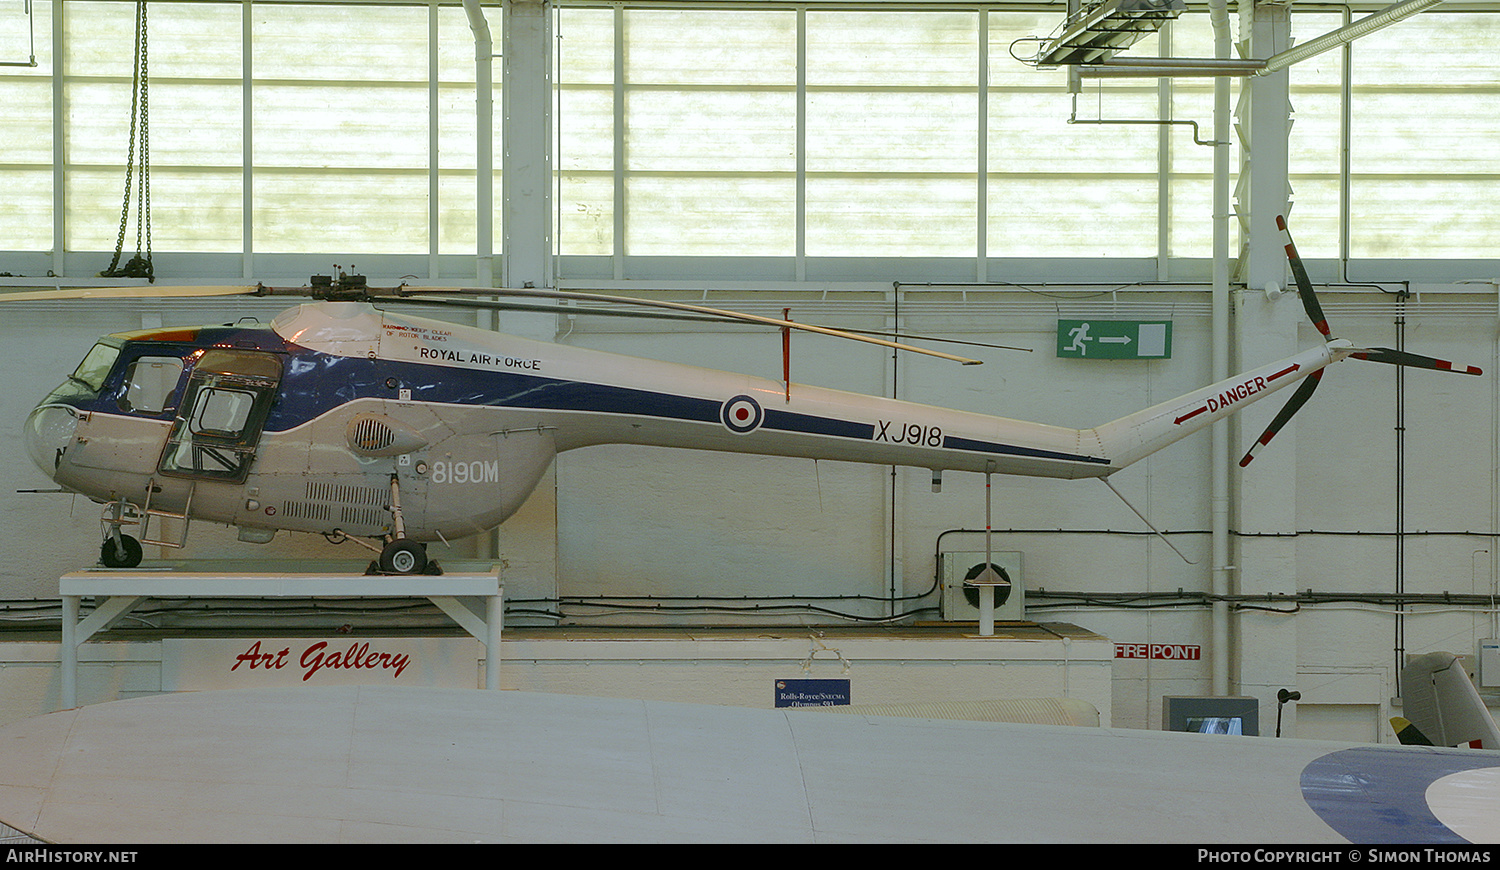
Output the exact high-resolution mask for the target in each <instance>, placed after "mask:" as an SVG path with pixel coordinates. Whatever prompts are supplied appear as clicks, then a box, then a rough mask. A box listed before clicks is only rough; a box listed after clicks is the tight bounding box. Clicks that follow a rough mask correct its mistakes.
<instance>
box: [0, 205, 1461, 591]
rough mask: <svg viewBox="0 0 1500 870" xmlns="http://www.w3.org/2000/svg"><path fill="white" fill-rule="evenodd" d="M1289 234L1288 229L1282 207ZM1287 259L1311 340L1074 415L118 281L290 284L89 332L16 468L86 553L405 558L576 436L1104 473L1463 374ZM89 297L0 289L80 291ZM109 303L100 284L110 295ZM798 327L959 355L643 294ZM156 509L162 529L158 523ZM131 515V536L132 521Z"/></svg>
mask: <svg viewBox="0 0 1500 870" xmlns="http://www.w3.org/2000/svg"><path fill="white" fill-rule="evenodd" d="M1278 224H1279V225H1280V226H1281V228H1282V230H1283V231H1285V223H1284V222H1283V221H1280V220H1279V219H1278ZM1286 242H1287V255H1288V257H1289V259H1290V261H1291V265H1292V271H1293V274H1294V276H1295V278H1296V281H1297V284H1298V288H1299V290H1300V293H1301V298H1302V302H1303V305H1304V306H1305V307H1306V310H1307V313H1308V316H1309V317H1310V318H1311V320H1312V321H1313V323H1314V324H1315V325H1316V326H1317V328H1318V330H1319V332H1320V333H1321V334H1322V335H1323V338H1324V341H1323V342H1322V343H1321V344H1320V345H1319V346H1317V347H1313V348H1310V349H1308V350H1305V351H1302V352H1301V353H1298V354H1296V355H1294V356H1291V357H1288V358H1286V359H1283V360H1279V361H1277V362H1273V363H1270V364H1268V365H1264V366H1260V367H1259V368H1255V369H1252V370H1250V371H1247V372H1244V373H1243V374H1240V375H1237V376H1235V377H1233V378H1230V379H1228V380H1225V381H1222V382H1220V383H1216V384H1212V385H1210V386H1207V387H1203V388H1202V389H1199V390H1196V391H1194V392H1191V393H1188V394H1186V395H1184V396H1181V397H1179V398H1176V399H1172V400H1171V401H1167V402H1163V403H1161V404H1158V405H1156V406H1154V407H1151V408H1147V409H1146V410H1143V411H1139V412H1136V413H1134V414H1130V415H1128V416H1126V417H1122V418H1120V419H1118V420H1115V421H1113V422H1109V423H1105V424H1103V425H1100V426H1095V427H1093V428H1090V429H1073V428H1065V427H1059V426H1050V425H1046V424H1043V423H1032V422H1025V421H1020V420H1011V419H1006V418H1003V417H994V416H988V415H983V414H976V413H969V412H963V411H956V410H948V409H944V408H939V407H932V406H928V405H921V404H915V403H911V402H904V401H898V400H894V399H885V398H878V397H871V396H865V395H858V394H854V393H847V392H840V391H837V390H831V389H824V388H817V387H810V386H800V385H799V386H797V387H796V388H795V389H791V386H790V385H789V384H787V383H783V382H779V381H773V380H768V379H762V378H756V377H751V376H747V375H742V374H734V373H730V372H724V371H715V370H711V369H706V368H698V367H693V366H687V365H680V364H674V363H666V362H658V361H652V360H645V359H634V358H628V357H621V356H618V355H614V354H609V353H603V352H599V351H593V350H586V349H579V348H573V347H567V346H562V345H556V344H549V343H545V342H537V341H529V340H525V339H521V338H514V337H509V336H506V335H503V334H498V333H494V332H489V331H485V330H482V329H477V328H473V327H465V326H459V325H455V324H452V323H446V322H441V321H437V320H431V319H425V318H420V317H412V316H405V315H402V314H397V313H392V312H390V311H384V310H381V309H379V308H377V307H376V306H377V305H385V304H390V303H395V302H413V301H418V300H421V301H428V302H430V301H431V300H434V299H450V300H451V299H455V298H459V299H465V300H469V301H470V302H471V304H475V305H493V304H495V303H486V302H484V301H482V300H479V299H475V298H474V297H476V296H483V297H501V296H504V297H533V298H544V297H545V298H573V299H590V300H594V301H614V302H620V301H629V302H636V303H639V302H641V300H622V299H619V298H617V297H605V296H599V295H594V294H580V293H571V292H565V291H547V290H531V289H526V290H509V289H495V288H479V289H474V290H451V289H450V290H426V289H423V290H419V289H413V288H406V287H397V288H392V289H388V290H377V289H374V288H370V287H368V286H366V284H365V282H364V281H363V280H362V279H358V278H350V277H348V276H343V275H340V276H339V277H338V278H323V279H321V280H320V279H314V280H313V282H312V284H311V286H309V287H305V288H296V289H281V288H269V287H264V286H253V287H237V288H202V287H184V288H167V287H138V288H131V289H130V295H135V296H141V297H153V298H155V297H169V296H206V295H235V294H242V295H259V296H266V295H291V294H298V295H306V296H310V297H312V298H314V299H316V300H317V301H314V302H310V303H304V304H301V305H298V306H296V307H294V308H291V309H289V310H287V311H285V312H283V313H282V314H280V315H279V316H277V317H276V318H275V319H274V320H273V321H272V322H271V323H270V325H269V326H268V327H267V326H253V327H247V326H238V325H230V326H202V327H196V328H162V329H151V330H144V331H137V332H125V333H119V334H115V335H110V336H106V337H104V338H101V339H100V340H99V341H98V343H96V344H95V345H94V347H93V348H92V349H91V350H90V351H89V352H88V353H87V355H86V356H85V357H84V359H83V361H82V362H81V363H80V364H79V366H78V367H77V369H76V370H75V371H74V372H73V374H72V375H70V376H69V377H68V379H67V380H66V381H65V382H64V383H63V384H62V385H61V386H59V387H58V388H57V389H55V390H53V391H52V392H51V393H50V394H48V395H47V396H46V398H44V399H43V400H42V401H41V403H40V404H39V405H38V406H37V407H36V408H35V410H33V411H32V412H31V414H30V417H29V419H28V420H27V423H26V426H25V441H26V448H27V450H28V452H29V453H30V455H31V458H32V460H33V461H34V462H35V463H36V464H37V465H38V466H39V467H40V468H41V469H42V470H43V471H44V472H45V473H46V474H47V475H48V476H49V477H51V478H52V479H53V480H54V481H55V482H56V483H57V484H58V485H59V486H60V487H61V488H62V489H63V490H65V491H68V492H74V493H78V494H82V495H84V496H87V497H89V498H90V499H93V500H94V501H96V502H99V503H101V504H103V505H104V506H105V507H104V513H103V527H102V528H103V539H104V540H103V543H102V545H101V547H100V560H101V562H102V564H104V565H105V566H108V567H133V566H135V565H136V564H138V563H139V562H140V560H141V555H142V547H141V541H142V540H145V541H147V542H148V543H152V544H160V545H165V546H169V547H178V546H181V545H182V544H183V542H184V540H185V538H186V534H187V527H188V524H189V521H190V520H205V521H210V522H216V523H224V524H227V525H231V526H236V527H238V529H239V534H240V538H241V540H245V541H254V542H262V543H264V542H268V541H270V540H271V539H272V538H273V536H274V535H275V533H276V532H277V531H278V530H282V529H286V530H292V531H299V532H312V533H320V534H323V535H325V536H326V537H328V538H329V539H330V540H335V541H340V540H346V539H348V540H357V541H359V542H360V543H362V544H365V545H366V546H368V547H369V548H370V549H371V550H373V551H375V552H378V553H379V558H378V560H377V563H376V564H377V565H378V569H379V570H381V571H385V572H390V573H421V572H423V571H426V570H430V569H432V570H435V568H432V567H431V566H430V565H429V560H428V557H427V553H426V544H427V542H430V541H434V540H447V539H449V538H453V537H459V536H464V535H469V534H473V533H476V532H480V531H484V530H487V529H491V528H494V527H496V526H498V525H499V524H500V523H502V522H504V521H505V520H506V518H507V517H509V516H510V515H511V514H512V513H514V512H515V511H516V510H517V509H518V508H519V507H520V506H521V504H522V503H523V502H524V501H525V500H526V498H527V497H528V496H529V495H530V494H531V491H532V489H533V488H534V487H535V486H536V484H537V482H538V481H539V480H540V479H541V477H542V475H543V473H544V472H545V471H546V469H547V467H548V465H549V464H550V463H551V462H552V459H553V457H554V456H555V455H556V454H558V453H560V452H562V451H566V450H574V449H577V448H580V447H585V446H589V445H595V444H611V443H613V444H621V443H623V444H642V445H656V446H667V447H680V448H690V449H700V450H719V451H734V452H740V453H754V454H768V455H779V456H795V457H809V458H817V459H834V460H845V461H851V462H866V463H878V464H881V465H900V466H910V467H918V468H929V469H933V470H934V471H943V470H960V471H974V472H983V473H999V474H1013V475H1028V476H1037V477H1053V478H1082V477H1107V476H1108V475H1110V474H1112V473H1114V472H1116V471H1119V470H1120V469H1122V468H1125V467H1127V466H1129V465H1131V464H1132V463H1134V462H1136V461H1138V460H1140V459H1142V458H1144V457H1146V456H1149V455H1150V454H1152V453H1154V452H1156V451H1158V450H1161V449H1162V448H1164V447H1166V446H1168V445H1170V444H1172V443H1174V442H1176V441H1178V440H1180V439H1182V438H1184V437H1186V436H1187V435H1189V434H1191V433H1193V432H1195V431H1198V430H1200V429H1202V428H1204V427H1206V426H1208V425H1210V424H1212V423H1214V422H1215V421H1217V420H1219V419H1222V418H1223V417H1225V416H1227V415H1229V414H1231V413H1234V412H1236V411H1238V410H1240V409H1242V408H1244V407H1245V406H1247V405H1249V404H1251V403H1253V402H1256V401H1259V400H1260V399H1263V398H1265V397H1266V396H1268V395H1270V394H1271V393H1273V392H1276V391H1278V390H1281V389H1283V388H1286V387H1289V386H1292V385H1293V384H1300V386H1299V387H1298V389H1297V390H1296V392H1295V393H1294V394H1293V396H1292V398H1291V400H1290V401H1289V402H1288V403H1287V405H1286V407H1285V408H1283V409H1282V411H1281V412H1280V413H1279V414H1278V415H1277V416H1276V418H1275V419H1274V420H1273V421H1272V423H1271V425H1270V426H1269V427H1268V428H1267V429H1266V431H1265V433H1264V434H1263V435H1262V436H1261V437H1260V439H1258V440H1257V442H1256V443H1255V445H1254V446H1253V447H1252V448H1251V452H1250V453H1247V454H1246V456H1245V458H1244V460H1242V462H1241V464H1242V465H1244V464H1247V463H1248V462H1249V461H1250V459H1251V458H1252V457H1253V455H1254V452H1255V451H1256V450H1258V449H1259V448H1260V447H1262V446H1263V445H1264V444H1266V443H1267V442H1268V441H1269V440H1270V439H1271V437H1272V436H1273V435H1274V434H1275V433H1276V432H1277V431H1278V430H1279V429H1281V427H1282V426H1283V425H1285V423H1286V421H1287V420H1288V419H1290V417H1291V416H1292V415H1293V414H1294V413H1295V412H1296V411H1297V409H1298V408H1300V407H1301V406H1302V405H1303V404H1304V403H1305V402H1306V401H1307V399H1308V397H1309V396H1311V395H1312V392H1313V390H1314V389H1315V388H1316V386H1317V384H1318V381H1319V379H1320V378H1321V377H1322V374H1323V370H1324V368H1325V367H1327V366H1328V365H1330V364H1332V363H1334V362H1337V361H1340V360H1342V359H1345V358H1347V357H1351V356H1352V357H1356V358H1359V359H1366V360H1371V361H1374V362H1383V363H1389V364H1393V365H1400V366H1415V367H1420V368H1429V369H1437V370H1444V371H1452V372H1459V373H1464V374H1471V375H1477V374H1480V371H1479V369H1477V368H1474V367H1472V366H1463V365H1455V364H1453V363H1450V362H1447V361H1445V360H1439V359H1434V358H1431V357H1424V356H1419V355H1416V354H1411V353H1406V352H1404V351H1398V350H1393V349H1390V348H1357V347H1355V346H1354V345H1352V344H1351V343H1350V342H1348V341H1345V340H1342V339H1335V338H1333V337H1332V335H1331V334H1330V332H1329V329H1328V325H1327V322H1326V320H1325V318H1324V317H1323V313H1322V310H1321V308H1320V307H1319V305H1318V302H1317V299H1316V297H1315V296H1314V295H1313V290H1312V286H1311V283H1310V282H1309V281H1308V278H1307V274H1306V271H1305V269H1303V267H1302V264H1301V261H1300V259H1299V258H1298V256H1297V253H1296V250H1295V248H1294V247H1293V245H1292V243H1291V239H1290V236H1287V238H1286ZM105 293H106V291H99V290H92V289H74V290H68V289H54V290H46V291H35V292H21V293H12V294H7V295H6V296H5V297H3V298H10V299H41V298H46V299H52V298H63V297H71V298H87V297H90V296H99V295H105ZM107 294H108V295H112V296H119V295H121V294H120V293H119V292H115V291H107ZM648 304H654V305H659V306H667V307H672V308H677V309H685V310H688V311H691V312H694V313H696V314H699V315H702V314H709V315H713V316H721V317H731V318H735V319H740V320H752V321H756V322H760V323H764V324H767V325H770V326H774V327H776V328H780V329H790V328H797V329H808V330H813V331H818V332H825V333H833V334H839V335H843V336H846V337H850V338H857V339H859V340H863V341H873V342H876V343H880V344H885V345H889V346H892V347H898V348H905V349H909V350H917V351H920V352H922V353H930V354H933V355H936V356H940V357H944V358H947V359H950V360H955V361H958V362H964V363H972V362H974V360H969V359H965V358H963V357H960V356H955V355H951V354H945V353H940V352H937V351H931V350H926V349H922V348H912V347H910V346H908V345H904V344H899V343H897V342H893V341H887V340H885V339H881V338H872V337H867V336H861V335H855V334H851V333H845V332H841V331H838V330H831V329H826V328H822V327H817V326H813V325H808V324H794V323H789V322H787V321H781V320H774V319H770V318H762V317H756V316H753V315H741V314H734V313H731V312H722V311H716V310H713V309H705V308H700V307H696V306H687V305H681V304H678V303H669V302H656V303H648ZM169 518H173V519H174V521H175V522H174V523H173V525H175V527H176V530H177V531H178V535H177V536H176V537H175V538H174V537H172V536H171V535H167V534H163V533H162V532H160V531H158V532H157V533H156V534H157V535H158V537H156V538H152V537H150V535H151V534H152V532H151V528H150V525H151V523H152V522H153V521H155V522H157V526H158V529H160V528H163V527H164V526H165V525H166V522H165V521H166V520H168V519H169ZM127 529H131V530H134V531H136V532H137V534H139V538H138V537H137V536H136V535H132V534H128V533H127V532H126V530H127Z"/></svg>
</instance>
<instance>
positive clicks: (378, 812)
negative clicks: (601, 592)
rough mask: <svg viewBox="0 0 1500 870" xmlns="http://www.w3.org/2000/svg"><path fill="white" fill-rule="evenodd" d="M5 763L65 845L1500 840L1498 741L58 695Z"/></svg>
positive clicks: (419, 693) (13, 809) (567, 700)
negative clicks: (1434, 743)
mask: <svg viewBox="0 0 1500 870" xmlns="http://www.w3.org/2000/svg"><path fill="white" fill-rule="evenodd" d="M122 758H129V759H131V764H130V765H129V766H128V770H127V769H125V768H122V767H121V766H120V764H119V761H120V759H122ZM132 772H138V775H132ZM0 780H3V786H4V787H3V788H0V820H4V821H5V822H6V823H7V824H9V825H11V826H12V827H15V828H17V829H19V830H21V831H23V832H26V833H28V834H31V835H32V836H35V837H38V838H41V839H44V840H47V841H49V842H53V843H59V844H65V843H82V842H93V843H98V842H131V843H146V842H183V841H196V842H231V841H232V842H266V843H270V842H300V843H311V842H346V843H348V842H364V843H368V842H392V841H397V840H399V841H403V842H429V843H431V842H612V843H613V842H640V843H662V842H758V843H777V844H790V843H813V842H841V843H847V842H903V843H917V842H928V843H959V842H1009V843H1015V842H1053V843H1088V842H1105V843H1127V842H1134V843H1192V844H1199V845H1200V846H1201V845H1207V844H1215V843H1223V844H1243V843H1261V844H1298V848H1308V847H1316V846H1318V845H1320V844H1321V845H1327V846H1329V847H1331V849H1332V851H1330V852H1328V853H1326V854H1338V855H1340V856H1342V857H1341V858H1340V859H1339V860H1341V861H1343V862H1346V863H1352V862H1353V860H1352V859H1351V858H1349V852H1348V848H1347V846H1348V844H1349V843H1365V844H1397V843H1401V844H1425V845H1426V846H1434V847H1436V846H1443V845H1447V846H1463V845H1464V844H1466V843H1489V842H1496V841H1500V788H1496V787H1495V784H1496V783H1497V782H1500V753H1497V752H1488V751H1476V750H1471V749H1444V748H1433V747H1407V746H1372V745H1357V744H1344V743H1328V742H1318V741H1310V740H1292V739H1273V738H1257V737H1232V736H1226V735H1208V734H1181V733H1167V732H1160V731H1133V730H1123V729H1102V728H1088V727H1062V726H1046V725H1017V724H1009V723H993V722H972V721H940V720H923V719H907V718H893V717H883V716H861V715H845V716H830V715H826V714H823V713H819V712H817V710H816V709H810V708H807V709H792V710H769V709H750V708H743V707H726V706H708V705H698V704H680V703H671V702H664V701H639V700H624V699H616V698H593V697H583V696H569V695H542V694H533V693H526V692H509V691H507V692H493V691H476V690H473V689H432V688H401V687H396V686H379V687H377V686H347V687H332V688H307V687H303V688H298V689H287V690H281V689H255V690H233V691H215V692H186V693H178V694H169V695H158V696H153V697H148V698H139V699H133V700H127V701H116V702H112V703H107V704H99V705H93V706H87V707H81V708H78V709H73V710H65V711H62V712H59V713H53V714H51V715H48V716H41V717H38V718H35V719H29V720H25V721H22V722H16V723H12V724H10V725H6V726H3V727H0ZM1236 848H1238V847H1236ZM1360 851H1361V857H1364V851H1365V850H1360ZM1320 854H1324V853H1320ZM1460 857H1462V856H1460Z"/></svg>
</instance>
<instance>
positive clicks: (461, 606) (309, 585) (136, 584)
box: [58, 567, 504, 710]
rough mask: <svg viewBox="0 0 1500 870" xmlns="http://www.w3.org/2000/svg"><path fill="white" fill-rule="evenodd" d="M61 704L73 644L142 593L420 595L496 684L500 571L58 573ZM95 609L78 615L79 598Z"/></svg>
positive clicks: (70, 677) (70, 691)
mask: <svg viewBox="0 0 1500 870" xmlns="http://www.w3.org/2000/svg"><path fill="white" fill-rule="evenodd" d="M58 589H59V591H60V593H61V595H62V605H63V619H62V662H61V665H62V668H61V670H62V709H64V710H67V709H72V708H73V707H76V706H78V646H79V644H82V643H84V642H86V641H88V639H89V638H91V637H93V636H94V635H95V634H97V633H98V632H101V631H104V630H105V629H107V628H109V627H110V626H111V625H114V624H115V623H116V622H117V621H119V620H120V619H121V618H122V617H124V616H125V615H126V614H128V613H130V611H131V610H133V609H135V607H136V606H138V605H139V604H140V603H141V602H142V601H145V600H146V599H148V598H325V597H326V598H426V599H428V600H430V601H431V602H432V603H433V604H434V605H436V606H437V607H438V609H440V610H442V611H443V612H444V613H445V614H447V615H448V616H449V618H451V619H452V620H453V621H454V622H456V623H458V625H459V626H460V627H461V628H463V629H464V630H465V631H467V632H468V633H469V634H471V635H473V636H474V637H475V638H477V639H478V640H479V642H480V643H483V644H484V646H485V657H484V687H485V688H486V689H499V688H500V629H501V617H502V615H503V613H504V610H503V607H502V598H503V587H502V586H501V584H500V569H499V568H498V567H497V568H495V569H494V570H493V571H490V572H487V573H460V574H441V575H437V576H430V575H418V574H400V575H381V574H374V575H366V574H353V573H350V574H300V573H269V572H244V573H225V572H213V573H207V572H191V571H181V570H145V569H133V570H111V569H100V570H89V571H75V572H72V573H69V574H64V575H62V577H60V578H59V580H58ZM85 596H90V597H93V598H95V599H97V606H96V607H95V609H94V610H93V612H92V613H90V614H89V615H88V616H87V617H86V618H84V619H82V620H80V619H79V618H78V616H79V604H80V601H81V599H82V598H84V597H85Z"/></svg>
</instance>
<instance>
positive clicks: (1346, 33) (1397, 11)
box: [1255, 0, 1443, 76]
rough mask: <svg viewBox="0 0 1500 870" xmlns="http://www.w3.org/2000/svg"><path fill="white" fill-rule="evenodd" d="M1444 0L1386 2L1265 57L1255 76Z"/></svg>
mask: <svg viewBox="0 0 1500 870" xmlns="http://www.w3.org/2000/svg"><path fill="white" fill-rule="evenodd" d="M1441 2H1443V0H1405V2H1404V3H1397V4H1395V5H1394V6H1388V7H1386V8H1385V9H1383V10H1381V11H1380V12H1376V13H1375V14H1373V15H1370V16H1368V17H1366V18H1361V19H1360V20H1358V21H1355V22H1354V23H1352V24H1346V25H1344V26H1343V27H1340V28H1339V29H1338V30H1333V31H1329V32H1328V33H1325V34H1323V35H1322V36H1319V37H1317V38H1316V39H1310V40H1308V41H1307V42H1304V43H1302V44H1301V45H1298V46H1293V47H1292V48H1289V49H1287V50H1286V51H1283V52H1280V53H1278V54H1273V55H1271V56H1270V57H1269V58H1267V59H1266V65H1265V66H1264V67H1263V68H1261V69H1259V70H1256V72H1255V74H1256V75H1258V76H1263V75H1268V74H1270V73H1273V72H1277V71H1279V70H1284V69H1286V68H1287V67H1289V66H1291V65H1292V64H1294V63H1297V62H1299V61H1304V60H1307V59H1308V58H1310V57H1315V56H1317V55H1320V54H1322V53H1323V52H1325V51H1330V50H1332V49H1335V48H1338V47H1340V46H1343V45H1348V44H1349V43H1351V42H1353V41H1354V40H1356V39H1359V38H1360V37H1361V36H1366V35H1368V34H1371V33H1374V32H1375V31H1377V30H1380V29H1382V28H1385V27H1389V26H1391V25H1392V24H1395V23H1396V22H1397V21H1401V20H1402V19H1405V18H1410V17H1411V16H1413V15H1416V14H1417V13H1418V12H1421V11H1423V10H1425V9H1430V8H1432V7H1433V6H1436V5H1438V4H1439V3H1441Z"/></svg>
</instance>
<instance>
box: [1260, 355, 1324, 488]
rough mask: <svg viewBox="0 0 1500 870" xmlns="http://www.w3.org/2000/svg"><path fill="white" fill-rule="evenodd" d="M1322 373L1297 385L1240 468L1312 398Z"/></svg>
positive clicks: (1319, 371) (1320, 371) (1319, 370)
mask: <svg viewBox="0 0 1500 870" xmlns="http://www.w3.org/2000/svg"><path fill="white" fill-rule="evenodd" d="M1323 371H1324V370H1323V369H1318V370H1317V371H1315V372H1313V373H1312V374H1310V375H1308V376H1307V380H1305V381H1303V382H1302V383H1300V384H1298V385H1297V391H1296V392H1295V393H1292V397H1291V398H1290V399H1288V400H1287V403H1286V405H1285V406H1284V407H1283V408H1282V409H1281V410H1280V411H1279V412H1278V413H1277V414H1276V418H1275V419H1274V420H1272V421H1271V425H1269V426H1267V427H1266V431H1265V432H1264V433H1262V434H1261V436H1260V438H1259V439H1257V440H1256V442H1255V443H1254V444H1252V445H1250V449H1249V450H1248V451H1247V452H1246V453H1245V458H1243V459H1241V460H1240V467H1241V468H1244V467H1245V466H1247V465H1249V464H1250V461H1251V460H1252V459H1254V458H1255V454H1256V453H1258V452H1259V451H1260V449H1261V448H1262V447H1264V446H1266V445H1267V444H1269V443H1270V442H1271V439H1272V438H1274V437H1276V433H1277V432H1280V431H1281V427H1283V426H1285V425H1286V422H1287V421H1288V420H1290V419H1292V415H1293V414H1295V413H1297V412H1298V411H1299V410H1301V409H1302V406H1303V405H1305V404H1307V400H1308V399H1310V398H1312V394H1313V391H1314V390H1316V389H1317V388H1318V381H1321V380H1322V379H1323Z"/></svg>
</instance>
